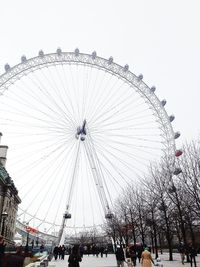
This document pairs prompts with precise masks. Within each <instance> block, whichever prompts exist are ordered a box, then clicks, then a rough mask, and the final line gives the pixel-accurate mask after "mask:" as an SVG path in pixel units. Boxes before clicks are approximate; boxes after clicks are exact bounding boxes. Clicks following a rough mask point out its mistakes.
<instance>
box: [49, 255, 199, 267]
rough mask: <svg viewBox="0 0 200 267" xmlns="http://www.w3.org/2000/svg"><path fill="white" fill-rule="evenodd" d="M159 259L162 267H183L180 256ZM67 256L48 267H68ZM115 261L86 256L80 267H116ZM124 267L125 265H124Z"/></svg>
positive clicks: (167, 256)
mask: <svg viewBox="0 0 200 267" xmlns="http://www.w3.org/2000/svg"><path fill="white" fill-rule="evenodd" d="M159 257H160V258H161V263H162V264H163V267H181V266H183V265H182V264H181V261H180V255H179V254H178V253H174V254H173V257H174V261H169V260H168V259H169V255H168V254H167V253H164V254H163V255H159ZM67 260H68V256H66V257H65V260H64V261H63V260H56V261H55V260H54V259H53V260H52V261H51V262H50V263H49V266H52V267H53V266H55V267H67V266H68V262H67ZM196 260H197V267H200V255H198V256H197V257H196ZM116 266H117V264H116V259H115V255H114V254H109V255H108V257H107V258H106V257H103V258H101V257H96V256H92V255H90V256H87V255H84V257H83V260H82V262H81V263H80V267H116ZM136 266H138V267H139V266H140V263H138V262H137V265H136ZM184 266H185V267H190V263H185V265H184ZM125 267H127V265H126V264H125Z"/></svg>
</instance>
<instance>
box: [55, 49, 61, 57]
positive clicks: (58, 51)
mask: <svg viewBox="0 0 200 267" xmlns="http://www.w3.org/2000/svg"><path fill="white" fill-rule="evenodd" d="M56 53H57V54H58V55H59V56H60V55H61V54H62V49H61V48H60V47H58V48H57V50H56Z"/></svg>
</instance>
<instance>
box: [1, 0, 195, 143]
mask: <svg viewBox="0 0 200 267" xmlns="http://www.w3.org/2000/svg"><path fill="white" fill-rule="evenodd" d="M199 7H200V3H199V1H198V0H190V1H189V0H167V1H164V0H138V1H135V0H123V1H120V0H101V1H96V0H84V1H82V0H73V1H69V0H56V1H52V0H42V1H41V0H40V1H39V0H34V1H33V0H29V1H27V0H18V1H15V0H7V1H1V5H0V23H1V28H0V36H1V50H0V65H1V66H2V68H1V69H0V70H1V73H3V72H4V64H5V63H6V62H8V63H9V64H10V65H11V66H13V65H15V64H17V63H18V62H19V61H20V57H21V55H22V54H25V55H26V56H27V57H28V58H29V57H33V56H36V55H37V53H38V50H39V49H43V50H44V51H45V52H54V51H55V50H56V48H57V47H61V48H62V49H63V51H73V50H74V49H75V48H76V47H78V48H79V49H80V51H81V52H85V53H90V52H92V51H93V50H96V51H97V54H98V55H99V56H102V57H105V58H108V57H109V56H111V55H112V56H113V57H114V60H115V62H117V63H119V64H121V65H124V64H126V63H128V64H129V66H130V70H131V71H132V72H134V73H135V74H139V73H142V74H143V75H144V81H145V82H146V83H147V84H148V85H149V86H152V85H155V86H156V88H157V95H158V96H159V98H160V99H162V98H166V100H167V106H166V109H167V112H168V113H169V115H170V114H172V113H173V114H174V115H175V117H176V120H175V122H174V123H173V125H174V130H179V131H180V132H181V133H182V141H184V140H185V139H187V140H188V139H192V138H196V137H197V136H198V135H199V132H200V126H199V114H200V105H199V88H198V87H199V84H200V75H199V62H200V36H199V35H200V30H199V28H200V16H199V11H200V9H199Z"/></svg>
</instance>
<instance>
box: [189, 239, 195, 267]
mask: <svg viewBox="0 0 200 267" xmlns="http://www.w3.org/2000/svg"><path fill="white" fill-rule="evenodd" d="M188 253H189V257H190V266H191V267H192V266H193V263H194V267H197V263H196V256H197V252H196V249H195V247H194V246H193V245H192V244H189V247H188Z"/></svg>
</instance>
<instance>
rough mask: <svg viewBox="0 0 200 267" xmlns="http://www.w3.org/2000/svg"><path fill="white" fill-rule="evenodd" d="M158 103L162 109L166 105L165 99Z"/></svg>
mask: <svg viewBox="0 0 200 267" xmlns="http://www.w3.org/2000/svg"><path fill="white" fill-rule="evenodd" d="M160 103H161V105H162V106H163V107H164V106H165V105H166V103H167V101H166V100H165V99H163V100H162V101H161V102H160Z"/></svg>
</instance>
